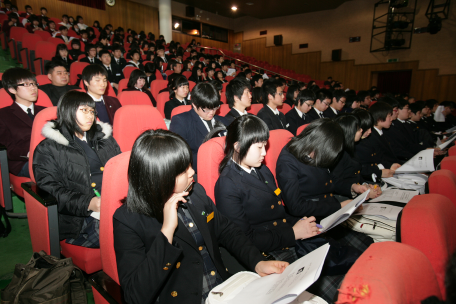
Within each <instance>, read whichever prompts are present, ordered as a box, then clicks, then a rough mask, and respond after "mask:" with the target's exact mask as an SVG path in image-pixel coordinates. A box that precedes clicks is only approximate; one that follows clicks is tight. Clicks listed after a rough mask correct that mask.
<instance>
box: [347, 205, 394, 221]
mask: <svg viewBox="0 0 456 304" xmlns="http://www.w3.org/2000/svg"><path fill="white" fill-rule="evenodd" d="M402 209H403V208H402V207H397V206H391V205H387V204H377V203H369V204H364V205H363V210H361V211H359V212H356V213H355V215H372V216H378V217H381V218H385V219H387V220H393V221H396V220H397V216H398V215H399V212H401V210H402Z"/></svg>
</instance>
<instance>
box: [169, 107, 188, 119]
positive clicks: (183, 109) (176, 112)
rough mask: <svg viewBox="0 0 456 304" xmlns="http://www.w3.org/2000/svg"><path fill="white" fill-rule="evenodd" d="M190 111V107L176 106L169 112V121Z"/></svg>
mask: <svg viewBox="0 0 456 304" xmlns="http://www.w3.org/2000/svg"><path fill="white" fill-rule="evenodd" d="M191 109H192V106H191V105H186V106H178V107H175V108H174V109H173V111H172V112H171V119H173V116H176V115H179V114H181V113H184V112H188V111H190V110H191Z"/></svg>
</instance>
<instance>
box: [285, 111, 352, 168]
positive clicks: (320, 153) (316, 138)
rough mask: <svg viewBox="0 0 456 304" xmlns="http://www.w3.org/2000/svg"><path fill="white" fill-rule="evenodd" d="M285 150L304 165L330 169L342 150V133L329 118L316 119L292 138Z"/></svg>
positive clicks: (336, 124)
mask: <svg viewBox="0 0 456 304" xmlns="http://www.w3.org/2000/svg"><path fill="white" fill-rule="evenodd" d="M287 148H288V151H289V152H290V153H291V154H292V155H293V156H294V157H296V159H297V160H299V161H300V162H302V163H304V164H306V165H310V166H314V167H319V168H331V167H332V166H333V164H334V163H335V162H336V161H337V159H338V156H339V153H340V152H341V151H342V149H343V148H344V132H343V131H342V128H341V127H340V126H339V124H338V123H336V122H334V121H332V120H331V119H329V118H321V119H317V120H314V121H313V122H311V123H310V124H309V125H308V126H307V127H306V128H305V129H304V131H302V132H301V134H299V135H298V136H296V137H293V138H292V139H291V140H290V142H288V144H287ZM311 154H313V156H312V157H311Z"/></svg>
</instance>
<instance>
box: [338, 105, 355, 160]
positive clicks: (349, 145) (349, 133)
mask: <svg viewBox="0 0 456 304" xmlns="http://www.w3.org/2000/svg"><path fill="white" fill-rule="evenodd" d="M334 121H335V122H337V123H338V124H339V126H340V127H341V128H342V131H344V141H345V142H344V150H345V151H347V153H348V154H350V156H351V157H354V155H355V135H356V132H358V131H359V129H361V126H360V125H361V123H360V121H359V118H358V117H357V116H356V115H354V114H351V113H342V114H339V115H337V116H336V117H335V118H334Z"/></svg>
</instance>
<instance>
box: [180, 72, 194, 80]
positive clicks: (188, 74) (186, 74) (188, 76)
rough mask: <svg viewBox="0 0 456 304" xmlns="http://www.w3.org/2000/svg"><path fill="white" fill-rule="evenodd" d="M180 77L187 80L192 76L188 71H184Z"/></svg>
mask: <svg viewBox="0 0 456 304" xmlns="http://www.w3.org/2000/svg"><path fill="white" fill-rule="evenodd" d="M182 75H184V76H185V78H187V79H189V78H190V76H192V72H190V71H185V72H182Z"/></svg>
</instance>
